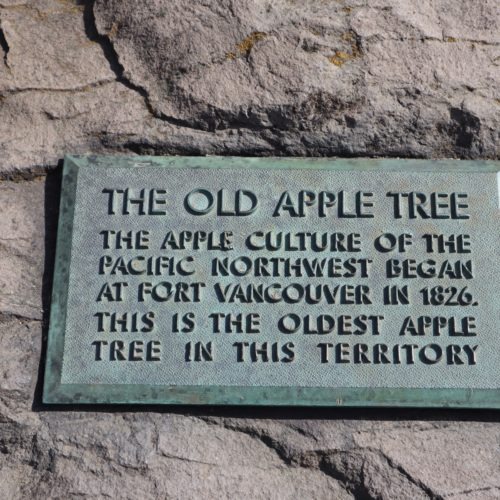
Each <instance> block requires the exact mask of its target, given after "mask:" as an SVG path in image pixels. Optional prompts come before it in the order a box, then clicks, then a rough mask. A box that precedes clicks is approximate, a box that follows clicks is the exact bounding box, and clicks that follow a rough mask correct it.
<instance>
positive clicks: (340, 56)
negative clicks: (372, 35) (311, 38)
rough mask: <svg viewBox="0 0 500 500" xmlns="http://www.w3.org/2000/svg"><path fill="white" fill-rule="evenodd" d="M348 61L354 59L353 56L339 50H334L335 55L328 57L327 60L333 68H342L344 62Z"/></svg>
mask: <svg viewBox="0 0 500 500" xmlns="http://www.w3.org/2000/svg"><path fill="white" fill-rule="evenodd" d="M350 59H354V56H352V55H351V54H348V53H347V52H342V51H341V50H336V51H335V54H333V56H330V57H329V58H328V60H329V61H330V62H331V63H332V64H335V66H339V67H340V66H342V65H343V64H344V63H345V62H346V61H349V60H350Z"/></svg>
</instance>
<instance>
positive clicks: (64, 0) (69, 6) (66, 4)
mask: <svg viewBox="0 0 500 500" xmlns="http://www.w3.org/2000/svg"><path fill="white" fill-rule="evenodd" d="M57 2H58V3H60V4H61V5H62V6H63V12H71V13H74V14H79V13H81V12H83V11H84V10H85V6H84V5H78V4H77V3H76V2H75V1H74V0H57ZM54 12H55V11H54Z"/></svg>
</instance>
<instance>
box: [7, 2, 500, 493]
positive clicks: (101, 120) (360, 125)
mask: <svg viewBox="0 0 500 500" xmlns="http://www.w3.org/2000/svg"><path fill="white" fill-rule="evenodd" d="M499 21H500V19H499V10H498V5H497V2H496V1H495V0H481V1H479V0H456V1H454V2H449V1H445V0H435V1H430V0H423V1H421V2H419V3H418V4H416V3H415V2H411V1H410V0H363V1H361V0H359V1H358V0H356V1H354V0H353V1H351V0H345V1H340V0H339V1H337V0H335V1H334V0H332V1H328V0H314V1H313V0H301V1H298V0H295V1H294V0H286V1H285V0H275V1H272V2H271V1H263V0H254V1H249V0H241V1H234V2H231V1H228V0H220V1H215V0H214V1H208V0H204V1H198V2H195V1H192V0H183V1H180V0H168V1H167V0H144V1H142V2H134V1H131V0H107V1H104V0H97V1H96V2H95V5H94V2H92V1H90V0H89V1H75V2H73V1H70V0H25V1H24V2H21V1H19V0H1V2H0V179H1V180H0V209H1V217H0V498H5V499H18V498H19V499H25V498H29V499H31V498H33V499H39V498H61V499H63V498H64V499H68V498H106V497H112V498H130V499H149V498H151V499H153V498H174V499H176V498H178V499H185V498H221V499H222V498H231V499H232V498H248V499H253V498H273V499H274V498H276V499H287V498H290V499H295V498H304V499H309V498H311V499H312V498H315V499H323V498H325V499H326V498H335V499H337V498H338V499H344V498H346V499H347V498H359V499H379V498H380V499H401V498H433V499H441V498H453V499H490V498H491V499H493V498H499V497H500V476H499V474H498V471H499V470H500V444H499V443H500V424H499V423H498V422H499V416H498V414H497V413H495V412H484V411H483V412H479V411H477V412H471V411H469V412H452V411H423V410H421V411H410V410H361V409H358V410H346V409H341V410H339V409H331V410H318V409H302V410H299V409H295V410H293V409H292V410H287V411H283V410H280V409H274V410H273V409H267V410H266V409H261V410H248V409H227V410H222V409H220V410H215V409H213V408H212V409H210V408H201V409H182V408H176V409H168V408H167V409H165V408H147V409H146V410H145V411H143V410H141V409H140V408H123V407H119V408H113V409H110V408H97V409H96V408H93V409H88V408H87V409H86V408H76V409H74V410H72V411H67V410H63V409H57V411H53V410H52V411H49V409H48V408H46V407H44V406H43V405H42V404H41V401H40V391H41V382H42V370H41V367H42V365H43V349H42V346H43V337H44V336H45V335H46V333H47V321H48V308H49V301H50V289H51V275H52V265H53V252H54V239H55V231H56V223H57V207H58V196H59V177H58V175H59V174H58V173H49V174H47V173H46V171H47V169H48V168H54V167H56V166H57V165H58V163H60V161H61V158H62V156H63V155H64V153H66V152H71V153H83V152H100V153H120V154H121V153H127V154H135V153H153V154H159V153H163V154H175V153H184V154H214V153H217V154H246V155H250V154H258V155H286V154H289V155H377V156H395V155H399V156H404V157H448V156H451V157H459V158H499V157H500V154H499V153H500V151H499V146H498V144H499V142H498V129H499V127H498V125H499V101H498V97H499V62H500V60H499V57H500V53H499V36H498V33H499V32H498V25H499ZM57 172H58V171H57Z"/></svg>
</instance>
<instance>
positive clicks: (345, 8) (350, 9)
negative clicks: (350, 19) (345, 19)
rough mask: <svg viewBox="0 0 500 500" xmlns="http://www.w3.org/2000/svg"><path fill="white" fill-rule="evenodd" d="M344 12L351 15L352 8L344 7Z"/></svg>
mask: <svg viewBox="0 0 500 500" xmlns="http://www.w3.org/2000/svg"><path fill="white" fill-rule="evenodd" d="M342 10H343V11H344V12H345V13H346V14H349V13H350V12H351V11H352V7H342Z"/></svg>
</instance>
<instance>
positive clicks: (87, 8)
mask: <svg viewBox="0 0 500 500" xmlns="http://www.w3.org/2000/svg"><path fill="white" fill-rule="evenodd" d="M94 3H95V0H81V1H80V2H79V4H80V5H83V7H84V8H83V22H84V27H85V34H86V35H87V38H88V39H89V40H90V41H92V42H95V43H97V44H99V45H100V47H101V49H102V51H103V54H104V57H105V58H106V60H107V61H108V63H109V67H110V69H111V71H113V73H114V74H115V76H116V81H117V82H119V83H121V84H122V85H124V86H125V87H127V88H128V89H130V90H133V91H134V92H136V93H137V94H139V95H140V96H141V97H142V98H143V100H144V103H145V105H146V107H147V109H148V111H149V113H150V114H151V115H152V116H154V117H155V118H158V119H160V120H162V121H165V122H168V123H170V124H171V125H176V126H178V127H186V128H197V127H194V126H193V125H192V124H190V123H188V122H187V121H186V120H181V119H179V118H173V117H170V116H166V115H165V114H163V113H161V112H159V111H157V110H156V109H154V107H153V106H152V105H151V100H150V98H149V94H148V92H147V90H146V89H145V88H144V87H141V86H140V85H137V84H135V83H134V82H132V81H131V80H130V79H129V78H127V77H126V75H125V68H124V67H123V65H122V64H121V63H120V58H119V56H118V53H117V52H116V50H115V47H114V45H113V43H112V41H111V39H110V38H109V37H108V36H106V35H102V34H101V33H99V32H98V30H97V24H96V20H95V15H94Z"/></svg>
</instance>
